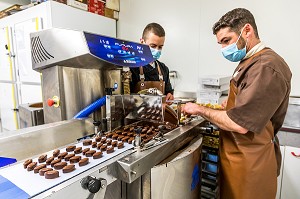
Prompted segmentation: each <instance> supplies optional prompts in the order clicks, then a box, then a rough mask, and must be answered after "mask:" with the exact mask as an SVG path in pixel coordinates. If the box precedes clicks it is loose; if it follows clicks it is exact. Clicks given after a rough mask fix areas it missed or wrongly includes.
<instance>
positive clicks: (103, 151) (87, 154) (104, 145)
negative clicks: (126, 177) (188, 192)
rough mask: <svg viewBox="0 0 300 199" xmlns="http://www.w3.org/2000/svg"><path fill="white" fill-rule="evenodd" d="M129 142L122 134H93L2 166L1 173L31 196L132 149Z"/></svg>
mask: <svg viewBox="0 0 300 199" xmlns="http://www.w3.org/2000/svg"><path fill="white" fill-rule="evenodd" d="M127 136H128V135H127ZM129 142H130V141H129V138H128V139H127V137H126V138H125V135H124V136H123V138H122V139H121V137H120V138H118V139H113V138H112V137H111V136H110V137H109V136H107V135H106V136H102V137H99V136H95V137H93V138H88V139H85V140H82V141H80V142H77V143H73V144H70V145H68V146H65V147H62V148H58V149H55V150H52V151H49V152H47V153H43V154H41V155H39V156H37V157H34V158H29V159H27V160H25V161H20V162H17V163H16V164H14V165H11V166H9V167H6V168H3V169H1V170H0V175H2V176H3V177H5V178H6V179H8V180H9V181H11V182H13V183H14V184H15V185H16V186H18V187H20V188H21V189H22V190H24V191H25V192H26V193H28V194H29V195H31V196H32V195H35V194H38V193H40V192H41V191H43V190H47V189H49V188H51V187H53V186H55V185H57V184H59V183H61V182H63V181H65V180H67V179H69V178H71V177H73V176H75V175H78V174H80V173H82V172H84V171H86V170H88V169H90V168H92V167H95V166H97V165H99V164H101V163H102V162H104V161H106V160H108V159H111V158H112V157H114V156H116V155H118V154H120V153H122V152H124V151H126V150H129V149H132V148H133V146H132V144H129ZM28 180H30V183H28Z"/></svg>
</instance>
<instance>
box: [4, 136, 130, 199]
mask: <svg viewBox="0 0 300 199" xmlns="http://www.w3.org/2000/svg"><path fill="white" fill-rule="evenodd" d="M70 145H76V147H82V149H84V148H87V147H89V148H91V146H83V144H82V142H80V143H73V144H70ZM132 148H133V146H132V145H131V144H128V143H124V148H122V149H118V148H117V147H115V151H114V152H113V153H111V154H107V153H106V152H103V156H102V158H100V159H93V158H92V157H89V161H90V162H89V164H88V165H86V166H83V167H79V166H78V163H75V167H76V169H75V170H74V171H73V172H71V173H62V170H59V177H58V178H56V179H45V177H44V176H40V175H39V174H38V173H34V172H33V171H27V170H26V169H24V167H23V163H24V162H23V161H22V162H19V163H17V164H15V165H12V166H8V167H6V168H3V169H1V170H0V176H3V177H4V178H6V179H7V180H9V181H10V182H12V183H14V184H15V185H16V186H17V187H18V188H20V189H21V190H23V191H24V192H26V193H27V194H28V195H30V196H31V197H33V196H35V195H37V194H39V193H41V192H44V191H46V190H48V189H50V188H52V187H54V186H56V185H58V184H60V183H62V182H64V181H67V180H68V179H71V178H73V177H75V176H76V175H78V174H80V173H83V172H85V171H87V170H89V169H90V168H92V167H95V166H97V165H99V164H101V163H103V162H105V161H107V160H108V159H111V158H113V157H115V156H117V155H118V154H121V153H123V152H125V151H127V150H130V149H132ZM91 149H92V148H91ZM93 150H95V149H93ZM60 151H61V152H64V151H65V148H62V149H61V150H60ZM96 151H99V150H96ZM52 152H53V150H52V151H49V152H47V153H46V154H47V155H48V157H50V156H52ZM81 155H82V154H81ZM82 156H83V155H82ZM32 160H33V162H38V156H37V157H35V158H33V159H32ZM47 167H51V166H50V165H48V166H47ZM29 181H30V183H29ZM2 191H3V193H4V191H5V190H2ZM0 198H2V197H1V193H0Z"/></svg>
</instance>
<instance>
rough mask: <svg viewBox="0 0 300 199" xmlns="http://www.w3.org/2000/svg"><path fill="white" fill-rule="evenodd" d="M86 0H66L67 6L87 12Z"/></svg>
mask: <svg viewBox="0 0 300 199" xmlns="http://www.w3.org/2000/svg"><path fill="white" fill-rule="evenodd" d="M87 1H88V0H67V5H69V6H72V7H74V8H79V9H81V10H88V5H87V4H88V2H87Z"/></svg>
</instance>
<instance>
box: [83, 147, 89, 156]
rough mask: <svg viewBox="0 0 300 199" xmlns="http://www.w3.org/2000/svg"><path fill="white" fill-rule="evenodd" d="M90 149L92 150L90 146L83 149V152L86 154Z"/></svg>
mask: <svg viewBox="0 0 300 199" xmlns="http://www.w3.org/2000/svg"><path fill="white" fill-rule="evenodd" d="M89 150H90V148H85V149H83V150H82V154H83V155H85V154H86V152H88V151H89Z"/></svg>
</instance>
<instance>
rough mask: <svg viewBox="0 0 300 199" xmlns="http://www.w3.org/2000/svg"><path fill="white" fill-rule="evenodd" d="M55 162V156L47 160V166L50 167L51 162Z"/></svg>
mask: <svg viewBox="0 0 300 199" xmlns="http://www.w3.org/2000/svg"><path fill="white" fill-rule="evenodd" d="M53 160H54V156H51V157H49V158H48V159H47V160H46V164H47V165H50V164H51V162H52V161H53Z"/></svg>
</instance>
